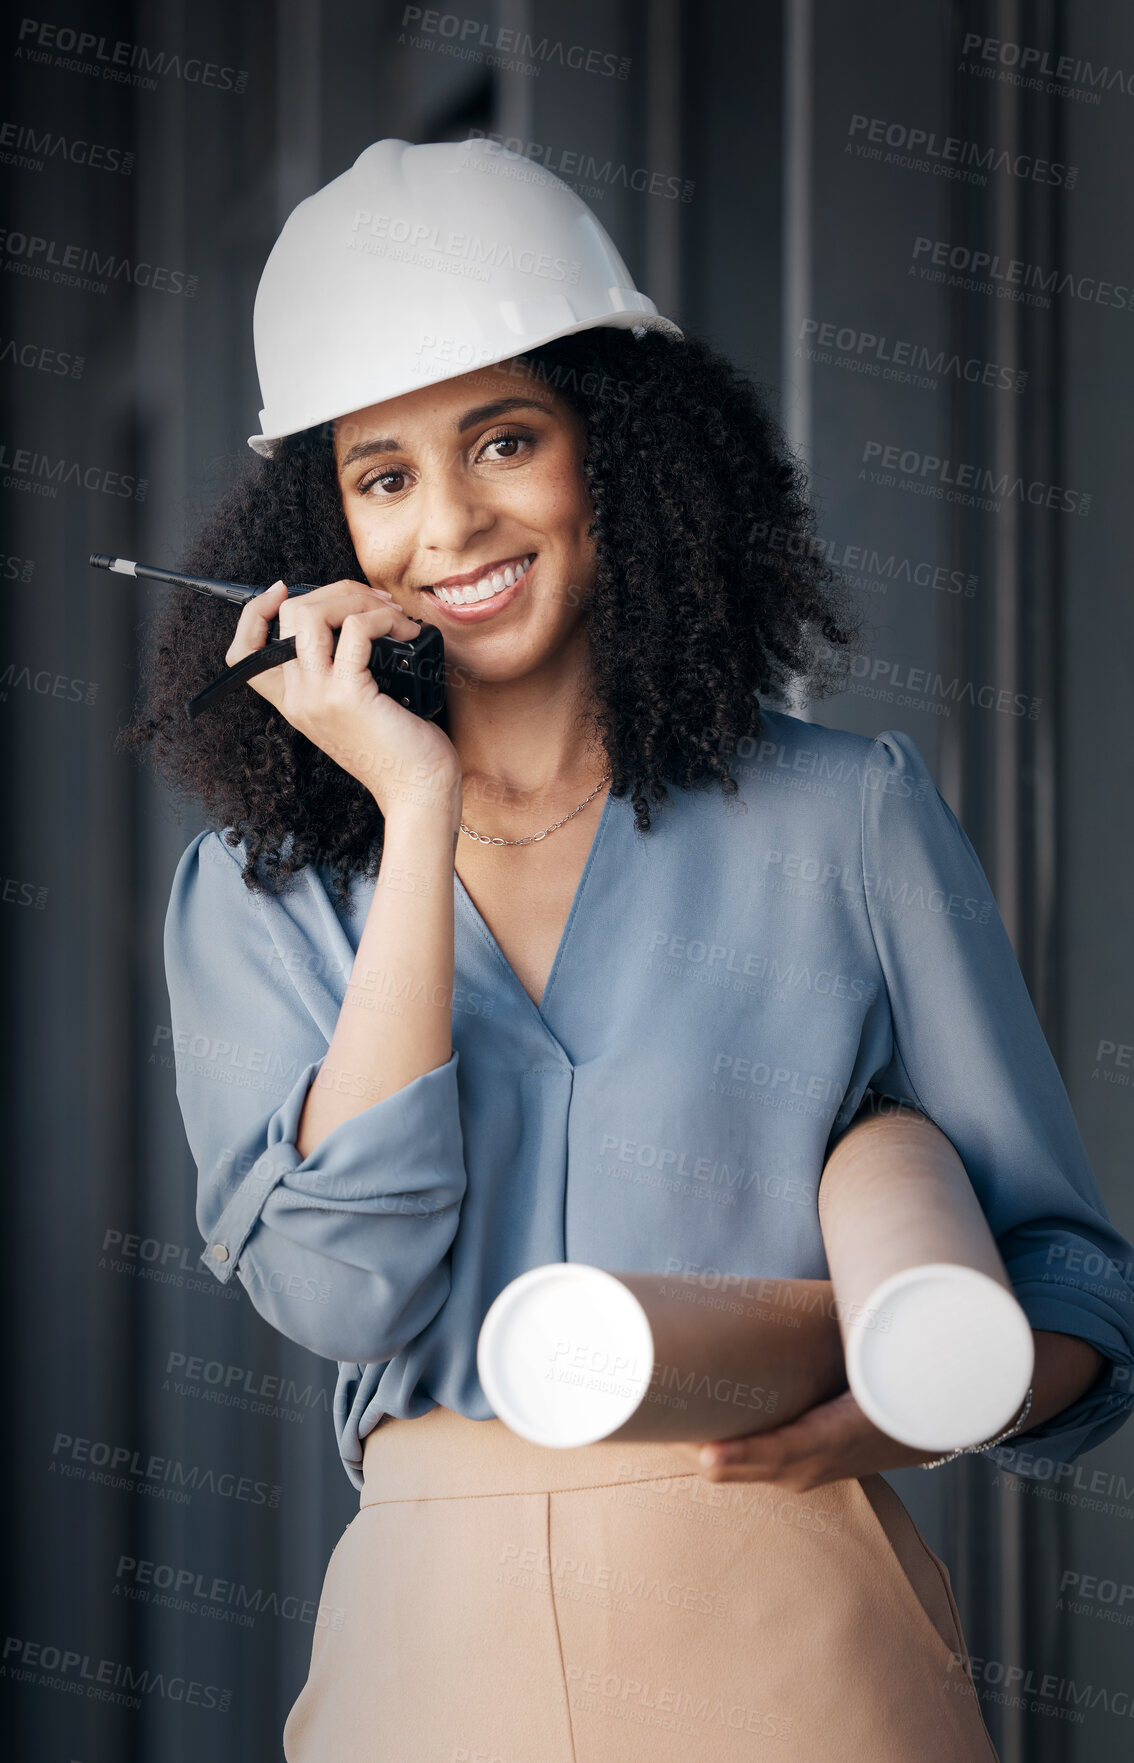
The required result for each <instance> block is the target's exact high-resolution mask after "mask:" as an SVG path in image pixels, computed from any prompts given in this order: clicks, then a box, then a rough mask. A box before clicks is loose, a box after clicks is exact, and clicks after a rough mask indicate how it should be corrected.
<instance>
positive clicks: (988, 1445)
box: [918, 1386, 1032, 1469]
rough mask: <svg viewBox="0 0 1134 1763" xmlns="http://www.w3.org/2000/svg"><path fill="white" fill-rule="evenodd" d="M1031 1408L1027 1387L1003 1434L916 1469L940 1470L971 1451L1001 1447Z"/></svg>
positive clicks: (965, 1447)
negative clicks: (1019, 1406) (1020, 1404)
mask: <svg viewBox="0 0 1134 1763" xmlns="http://www.w3.org/2000/svg"><path fill="white" fill-rule="evenodd" d="M1031 1407H1032V1391H1031V1387H1030V1386H1029V1388H1028V1393H1027V1395H1026V1396H1025V1397H1024V1406H1023V1408H1022V1409H1021V1410H1020V1413H1019V1414H1018V1415H1017V1417H1016V1419H1015V1420H1014V1421H1013V1422H1012V1424H1011V1426H1009V1427H1007V1428H1005V1430H1004V1431H1003V1432H998V1433H997V1435H996V1437H995V1438H994V1439H985V1441H984V1443H983V1444H980V1445H958V1447H957V1449H956V1450H955V1451H950V1452H949V1453H948V1455H947V1456H945V1457H934V1459H933V1461H932V1463H921V1464H919V1465H918V1467H919V1468H920V1469H940V1467H941V1465H942V1464H943V1463H952V1462H953V1460H954V1458H956V1457H967V1456H969V1455H970V1454H971V1453H972V1452H973V1451H990V1450H991V1449H992V1447H993V1445H1001V1444H1003V1443H1004V1440H1005V1439H1010V1438H1012V1437H1013V1436H1014V1435H1015V1434H1016V1433H1018V1432H1019V1430H1020V1428H1021V1427H1022V1426H1023V1424H1024V1422H1025V1420H1026V1419H1027V1418H1028V1415H1029V1414H1030V1412H1031Z"/></svg>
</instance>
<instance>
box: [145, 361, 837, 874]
mask: <svg viewBox="0 0 1134 1763" xmlns="http://www.w3.org/2000/svg"><path fill="white" fill-rule="evenodd" d="M517 364H518V366H519V367H520V368H521V369H522V371H523V372H524V373H525V374H528V375H532V376H534V377H535V378H537V379H538V380H540V381H541V382H543V383H545V384H546V385H548V386H549V387H551V388H553V389H554V390H555V391H557V392H558V393H559V394H560V395H561V396H562V397H563V398H564V399H565V400H567V402H568V403H569V404H570V405H571V406H572V407H573V408H574V409H575V410H576V411H577V412H578V413H579V414H580V415H581V417H582V419H583V422H584V424H585V430H586V436H587V443H586V453H585V458H584V462H583V472H584V478H585V482H586V485H587V488H588V491H589V494H590V497H591V502H592V506H593V510H594V520H593V524H592V526H591V529H590V530H591V533H592V535H593V537H594V540H595V549H596V556H597V571H596V579H595V582H594V587H593V591H592V594H591V598H590V603H589V608H590V609H589V619H588V633H589V645H590V664H591V668H592V670H593V673H592V682H593V696H594V701H595V702H596V703H597V704H598V706H599V707H600V708H599V710H598V711H597V713H596V722H597V732H598V734H599V737H600V739H601V741H602V744H603V745H604V747H605V750H606V755H607V765H608V769H609V770H610V772H611V784H610V789H611V793H612V794H613V795H614V796H620V797H621V796H625V795H627V794H628V793H632V801H633V806H634V811H635V819H636V824H637V826H638V827H639V829H640V830H641V831H643V832H647V831H648V830H649V828H650V825H651V814H650V804H651V802H653V803H655V804H656V803H661V802H664V800H665V798H666V795H667V792H666V789H665V781H666V780H668V781H669V782H670V783H672V784H674V785H676V786H677V787H679V788H683V789H687V788H690V787H691V786H693V785H695V784H698V783H701V782H705V781H708V780H709V779H712V778H716V779H717V780H718V781H719V782H720V784H721V787H722V789H723V790H724V792H725V793H726V794H735V793H736V790H737V784H736V781H735V779H734V778H732V777H731V775H730V773H729V770H728V763H727V760H728V755H729V754H730V753H731V752H733V751H734V749H735V745H736V742H737V741H738V740H740V739H742V738H743V737H745V736H748V737H751V736H753V735H755V734H756V733H758V731H759V727H760V698H761V696H764V697H769V696H771V697H780V696H782V694H783V691H784V688H785V687H786V686H787V684H788V682H789V681H791V680H792V679H793V677H794V678H795V679H797V680H801V681H806V682H807V687H808V696H809V697H812V698H814V697H819V696H822V695H824V694H825V693H829V692H830V691H831V690H833V689H835V686H836V684H837V681H838V679H839V677H840V676H841V673H842V672H843V669H844V666H845V661H844V657H845V655H846V654H847V653H848V652H849V646H850V645H851V644H852V643H853V641H854V640H855V638H856V636H857V634H858V633H857V623H856V620H855V619H854V617H853V616H852V613H851V610H850V606H849V597H848V593H847V590H846V587H845V584H844V583H843V581H842V579H841V578H840V577H839V576H838V575H837V573H836V572H835V571H834V570H833V569H832V568H831V566H830V565H829V564H828V563H826V561H825V560H824V558H823V555H822V547H821V545H820V544H819V543H818V541H817V540H816V538H815V535H814V528H815V515H814V511H813V509H812V508H811V506H810V504H809V502H808V499H807V494H806V487H805V479H804V474H803V471H802V468H801V467H800V465H799V463H798V461H797V460H796V459H795V458H794V457H793V456H792V454H791V453H790V452H789V450H788V448H787V446H786V444H785V441H784V438H783V435H782V433H781V431H780V429H779V428H778V426H777V424H776V422H775V420H774V418H773V417H772V415H771V414H770V410H769V407H768V405H767V403H766V400H765V396H764V394H763V392H762V391H761V390H760V389H758V388H757V387H756V386H754V385H753V383H752V382H751V381H750V380H748V379H747V378H746V377H745V376H744V375H743V374H742V373H741V372H740V371H739V370H738V369H737V368H735V367H734V366H733V365H732V364H731V363H730V362H729V361H728V360H726V359H725V357H723V356H721V355H719V354H717V353H716V352H715V351H714V350H712V349H711V348H709V346H708V345H707V344H705V343H704V342H702V341H700V340H698V339H696V338H691V337H686V338H684V339H683V340H679V339H676V338H674V337H672V336H671V335H667V334H665V333H662V332H660V331H657V330H648V331H644V332H642V333H640V334H638V335H635V334H634V333H633V332H632V331H629V330H616V329H613V328H611V327H599V328H596V329H592V330H587V331H582V332H579V333H577V334H575V335H574V336H571V337H564V338H560V339H557V340H556V341H554V342H552V343H549V344H547V345H545V346H544V347H543V348H540V349H536V350H533V351H530V352H529V353H527V354H525V355H523V356H520V357H518V358H517ZM179 567H180V568H181V569H182V570H184V571H186V572H188V573H191V574H198V575H206V576H219V577H222V578H225V579H227V580H230V581H241V582H251V583H255V584H264V585H265V586H266V585H267V584H268V583H269V582H273V581H276V580H279V579H282V580H284V581H289V580H290V581H307V582H332V581H338V580H344V579H345V580H354V581H365V579H366V578H365V576H364V575H363V573H362V569H361V566H360V564H359V562H358V558H357V557H356V555H355V551H354V546H353V544H352V542H351V538H350V533H349V530H348V527H347V522H346V516H345V514H344V513H343V507H342V501H341V495H340V490H339V483H338V476H337V471H336V465H335V457H334V444H333V437H332V425H331V424H329V423H324V424H322V425H320V426H319V427H316V428H312V429H306V430H304V431H303V432H302V433H301V434H298V435H294V436H289V437H287V438H286V439H285V440H283V441H281V442H280V443H279V444H278V445H277V447H276V450H275V452H274V453H273V455H272V457H271V458H270V459H261V458H259V457H256V458H255V459H252V460H250V461H249V462H248V464H247V466H246V467H245V468H244V470H243V473H242V475H241V476H240V477H239V479H238V481H237V482H236V483H235V484H234V486H233V487H232V488H230V490H229V491H228V493H227V495H226V496H225V497H224V498H223V500H222V501H221V503H220V505H219V506H218V507H217V509H216V511H215V512H214V513H213V514H212V515H211V516H210V517H209V518H208V519H206V521H205V522H204V524H203V526H202V527H201V529H200V531H199V532H198V533H197V536H196V538H195V539H194V541H193V542H192V544H191V545H190V547H189V549H188V551H187V552H186V554H185V556H184V558H183V559H182V562H181V564H180V566H179ZM234 623H235V614H234V611H233V608H232V607H231V606H230V605H228V604H227V603H226V602H224V601H215V602H214V601H211V600H208V599H206V598H204V597H203V596H200V595H196V594H192V593H182V594H178V593H170V594H169V597H168V599H167V601H166V602H165V604H164V605H163V607H162V611H161V614H160V617H159V621H158V627H157V631H156V635H155V641H154V643H153V645H152V647H151V649H150V652H149V654H148V657H147V659H146V661H145V663H144V666H143V677H142V687H141V692H140V695H139V699H138V703H137V705H136V707H135V710H134V714H133V718H132V720H131V721H130V723H129V724H128V725H127V726H126V728H125V729H123V731H122V732H121V734H120V736H119V742H118V744H119V747H120V748H122V749H126V750H141V749H143V748H145V749H148V757H149V759H150V761H151V763H152V764H153V765H154V767H155V769H156V771H157V773H158V775H159V776H160V777H161V779H162V780H163V781H164V782H165V783H166V784H168V785H169V786H170V787H171V788H172V789H173V791H174V793H175V794H178V795H181V796H188V797H191V798H193V799H194V800H196V801H197V802H199V803H200V804H201V805H202V806H203V808H204V811H205V815H206V817H207V819H208V820H209V821H210V822H211V823H213V824H214V825H215V826H216V828H217V830H218V831H222V832H225V829H231V833H228V832H225V836H226V837H228V839H229V842H230V843H231V844H233V845H235V844H237V843H239V842H240V841H243V842H244V846H245V852H246V861H245V866H244V880H245V882H246V884H247V885H248V886H249V887H250V888H253V889H255V888H261V889H269V890H272V891H277V890H278V889H279V888H280V887H282V886H283V884H284V883H285V882H286V880H287V878H288V877H290V876H292V875H294V874H295V873H297V872H298V871H299V870H301V869H303V868H305V867H306V866H308V865H309V864H315V865H320V866H322V867H323V868H324V869H325V870H326V872H327V873H328V875H329V877H330V880H331V882H332V885H333V888H334V892H335V896H336V898H337V899H338V900H339V902H340V903H341V902H343V901H344V900H345V899H346V897H347V894H348V892H349V887H350V882H351V879H352V877H353V876H354V875H356V874H358V873H364V874H368V875H373V874H375V873H376V871H377V864H378V859H379V857H380V855H381V845H382V815H381V813H380V811H379V810H378V808H377V806H376V804H375V802H374V798H373V797H372V796H371V794H370V793H369V791H368V790H366V789H365V788H364V786H363V785H362V784H361V783H359V782H358V781H357V780H356V779H355V778H354V777H352V776H350V775H349V774H348V773H347V772H345V771H343V770H342V769H341V768H340V767H339V766H337V765H336V764H335V763H334V761H333V760H331V759H330V758H328V757H327V755H326V754H325V753H323V752H322V750H321V749H320V748H318V747H316V746H315V745H314V743H313V742H311V741H309V740H308V739H307V738H306V736H304V735H301V734H300V733H299V732H298V731H297V730H296V729H294V728H293V727H292V726H291V724H290V723H289V722H287V720H286V719H285V718H284V717H282V716H281V715H279V714H278V713H277V712H276V711H275V710H274V709H273V708H272V706H271V705H269V704H268V702H267V701H266V700H265V699H264V698H262V697H260V695H259V694H258V693H257V692H253V691H251V690H247V689H241V690H240V691H238V692H236V693H234V694H233V695H232V697H231V698H229V699H228V700H226V701H225V702H224V704H223V705H222V706H221V707H218V708H217V709H215V710H210V711H209V712H208V713H207V714H205V715H203V716H201V717H199V718H197V719H195V720H190V719H189V718H188V717H186V715H185V711H184V705H185V702H186V700H187V699H188V698H190V697H192V696H193V694H194V693H195V692H197V691H199V690H200V689H201V688H202V687H203V686H205V685H206V684H207V683H208V682H209V681H210V680H211V679H212V678H213V677H214V676H215V675H216V674H218V673H220V672H222V671H223V668H224V655H225V652H226V650H227V649H228V646H229V644H230V643H231V641H232V633H233V627H234ZM439 721H440V722H441V726H442V727H445V723H444V721H443V719H439Z"/></svg>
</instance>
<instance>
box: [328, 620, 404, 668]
mask: <svg viewBox="0 0 1134 1763" xmlns="http://www.w3.org/2000/svg"><path fill="white" fill-rule="evenodd" d="M420 633H421V624H420V622H419V621H418V620H417V619H413V618H410V617H409V616H408V615H407V614H406V613H404V612H403V611H402V610H401V608H400V607H398V606H393V605H391V606H381V607H376V608H375V609H374V610H373V611H371V612H349V613H348V614H347V616H346V617H345V618H344V619H343V622H342V625H341V626H340V628H339V640H338V646H337V647H336V649H335V658H334V662H333V671H334V673H335V674H336V675H338V676H339V677H340V678H343V679H349V678H350V677H351V676H352V675H357V674H361V673H367V672H368V671H369V668H370V650H371V645H372V644H373V642H374V639H375V637H394V638H396V639H397V640H398V641H399V642H402V643H405V642H408V641H409V640H410V639H411V638H412V637H416V636H419V635H420Z"/></svg>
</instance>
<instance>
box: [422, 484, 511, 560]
mask: <svg viewBox="0 0 1134 1763" xmlns="http://www.w3.org/2000/svg"><path fill="white" fill-rule="evenodd" d="M414 500H415V508H414V512H415V514H416V515H417V517H418V529H417V537H418V543H419V545H420V546H421V548H422V550H425V551H441V552H444V553H445V554H446V555H447V556H450V557H454V558H456V557H460V556H461V554H462V553H463V552H464V551H465V550H466V549H467V548H468V545H469V541H470V540H471V539H474V538H476V536H477V534H478V533H482V532H487V531H488V529H489V528H490V527H491V526H492V524H493V521H494V520H495V515H494V513H493V511H492V508H491V505H490V503H489V500H488V498H487V497H486V496H485V494H484V490H483V486H482V485H480V484H478V483H477V482H476V481H475V480H473V479H469V478H467V477H463V476H462V475H461V474H460V473H458V472H454V473H452V474H448V473H447V474H444V475H442V476H440V477H437V478H433V479H430V480H426V481H423V482H422V483H421V484H420V485H419V487H418V494H417V496H416V497H415V498H414Z"/></svg>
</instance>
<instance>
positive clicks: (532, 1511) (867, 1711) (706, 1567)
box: [284, 1408, 996, 1763]
mask: <svg viewBox="0 0 1134 1763" xmlns="http://www.w3.org/2000/svg"><path fill="white" fill-rule="evenodd" d="M364 1475H365V1482H366V1485H365V1489H364V1492H363V1495H362V1503H361V1509H360V1511H359V1514H358V1517H357V1518H356V1519H354V1521H353V1523H351V1524H350V1525H349V1526H348V1528H347V1530H346V1531H345V1533H344V1534H343V1537H342V1539H341V1540H340V1542H339V1544H338V1546H337V1548H336V1549H335V1552H334V1554H333V1555H332V1557H331V1561H330V1565H329V1566H328V1569H327V1577H326V1581H325V1583H324V1588H323V1595H322V1601H321V1604H320V1607H319V1615H318V1618H317V1621H316V1627H315V1635H314V1643H313V1646H312V1654H311V1669H310V1675H309V1677H308V1680H307V1683H306V1686H305V1687H304V1689H303V1691H302V1693H301V1695H300V1697H299V1699H298V1701H297V1702H296V1704H295V1706H294V1708H293V1709H292V1711H291V1714H290V1715H289V1717H288V1721H287V1725H286V1728H285V1730H284V1755H285V1757H286V1758H287V1759H288V1763H693V1760H694V1759H696V1763H718V1760H719V1763H733V1760H736V1763H740V1760H742V1759H743V1760H745V1763H747V1760H748V1759H756V1758H760V1759H767V1758H773V1759H776V1760H777V1763H825V1760H826V1759H832V1760H834V1759H837V1760H838V1763H913V1760H914V1759H919V1760H920V1759H922V1758H926V1759H928V1758H932V1759H933V1763H996V1752H995V1751H994V1749H993V1746H992V1742H991V1740H990V1738H989V1736H988V1733H987V1730H986V1728H985V1725H984V1722H983V1720H982V1718H981V1713H980V1708H979V1704H978V1702H977V1700H976V1697H975V1694H974V1692H973V1686H972V1683H971V1680H970V1678H969V1676H968V1675H967V1671H966V1667H967V1664H968V1655H967V1652H966V1649H965V1643H964V1640H963V1639H962V1636H961V1628H960V1621H959V1618H958V1615H957V1608H956V1605H955V1603H954V1601H953V1595H952V1592H951V1590H950V1586H949V1576H948V1573H947V1571H946V1569H945V1566H944V1564H943V1563H942V1562H941V1561H939V1560H938V1558H937V1556H936V1555H934V1554H933V1553H932V1551H931V1550H930V1549H929V1548H927V1547H926V1544H925V1543H924V1542H923V1541H922V1538H921V1536H920V1534H919V1532H918V1530H917V1528H916V1526H915V1524H914V1522H913V1520H912V1519H911V1518H910V1516H909V1513H908V1512H907V1511H906V1509H905V1507H904V1506H903V1505H902V1502H901V1501H900V1500H899V1499H898V1497H897V1495H896V1494H895V1493H894V1492H893V1490H892V1489H891V1488H890V1487H889V1486H888V1484H887V1483H886V1482H884V1481H883V1480H882V1479H881V1477H879V1476H876V1475H871V1476H867V1477H865V1478H864V1479H863V1480H861V1481H841V1482H836V1483H835V1484H834V1485H833V1486H831V1487H826V1488H821V1489H818V1490H817V1491H815V1492H814V1493H809V1494H785V1493H784V1492H783V1491H782V1490H777V1489H775V1488H771V1487H768V1486H766V1485H761V1484H760V1483H757V1482H743V1483H739V1482H732V1483H714V1482H708V1481H706V1480H705V1479H704V1478H703V1477H702V1476H700V1475H698V1474H696V1473H695V1472H692V1473H691V1471H690V1465H689V1460H688V1458H687V1457H686V1456H685V1455H684V1454H683V1453H682V1452H681V1451H679V1450H676V1449H674V1447H672V1446H670V1445H630V1446H626V1445H623V1446H619V1445H613V1444H609V1443H604V1444H599V1445H587V1446H584V1447H583V1448H582V1449H578V1450H563V1451H560V1450H545V1449H543V1448H541V1447H540V1446H537V1445H529V1444H527V1443H526V1442H525V1441H524V1440H523V1439H520V1438H517V1437H516V1436H515V1434H513V1433H511V1432H509V1431H508V1430H507V1428H506V1427H505V1426H504V1425H503V1424H502V1422H500V1421H499V1420H487V1421H474V1420H466V1419H464V1418H463V1416H461V1415H458V1414H453V1413H451V1412H450V1411H449V1410H448V1409H444V1408H435V1409H433V1410H431V1412H430V1413H428V1414H426V1415H424V1416H422V1418H420V1419H418V1420H392V1419H388V1420H385V1421H384V1422H383V1423H382V1424H381V1425H380V1426H379V1427H378V1428H377V1429H376V1431H374V1432H373V1433H371V1434H370V1435H369V1436H368V1438H367V1440H366V1445H365V1456H364Z"/></svg>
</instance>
